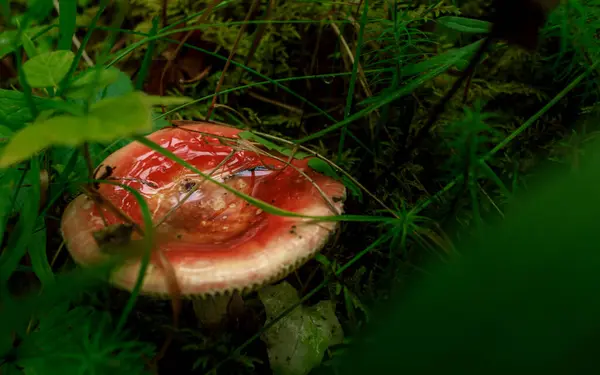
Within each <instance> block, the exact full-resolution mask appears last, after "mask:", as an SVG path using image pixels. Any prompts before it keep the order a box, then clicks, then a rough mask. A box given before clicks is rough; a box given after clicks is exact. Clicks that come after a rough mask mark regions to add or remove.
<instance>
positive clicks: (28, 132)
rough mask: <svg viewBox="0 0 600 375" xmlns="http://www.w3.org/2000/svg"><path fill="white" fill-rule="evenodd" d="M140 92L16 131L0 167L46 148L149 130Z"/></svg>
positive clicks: (147, 112) (149, 119) (149, 121)
mask: <svg viewBox="0 0 600 375" xmlns="http://www.w3.org/2000/svg"><path fill="white" fill-rule="evenodd" d="M144 97H145V95H144V94H142V93H139V92H136V93H131V94H128V95H125V96H122V97H117V98H110V99H105V100H102V101H100V102H98V103H96V104H94V105H92V106H91V108H90V112H89V114H88V115H87V116H83V117H78V116H71V115H61V116H56V117H52V118H50V119H47V120H43V121H36V122H34V123H33V124H31V125H29V126H27V127H25V128H23V129H21V130H20V131H19V132H17V133H16V134H15V135H14V136H13V137H12V138H11V139H10V141H9V143H8V145H6V147H5V149H4V151H3V153H2V156H1V157H0V168H1V167H6V166H9V165H11V164H14V163H17V162H19V161H22V160H25V159H27V158H29V157H30V156H32V155H34V154H35V153H37V152H39V151H42V150H44V149H45V148H47V147H50V146H54V145H58V146H78V145H80V144H82V143H83V142H110V141H113V140H115V139H119V138H121V137H126V136H130V135H134V134H138V133H142V132H149V131H151V130H152V116H151V115H152V111H151V108H150V106H149V105H148V104H147V103H146V101H145V100H144Z"/></svg>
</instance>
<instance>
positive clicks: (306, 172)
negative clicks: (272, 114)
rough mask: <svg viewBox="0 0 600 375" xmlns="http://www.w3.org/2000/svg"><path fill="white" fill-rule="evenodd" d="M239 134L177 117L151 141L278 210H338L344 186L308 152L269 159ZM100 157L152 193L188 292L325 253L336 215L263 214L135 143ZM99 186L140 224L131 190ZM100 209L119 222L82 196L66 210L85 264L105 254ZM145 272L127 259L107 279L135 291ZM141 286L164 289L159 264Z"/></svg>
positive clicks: (260, 280) (230, 284)
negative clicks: (242, 143)
mask: <svg viewBox="0 0 600 375" xmlns="http://www.w3.org/2000/svg"><path fill="white" fill-rule="evenodd" d="M239 132H240V130H239V129H236V128H232V127H228V126H224V125H216V124H210V123H202V122H180V123H179V124H178V126H176V127H170V128H165V129H162V130H159V131H157V132H154V133H152V134H150V135H149V136H148V137H147V138H148V139H150V140H151V141H153V142H155V143H157V144H159V145H160V146H162V147H164V148H166V149H168V150H169V151H171V152H173V153H174V154H175V155H177V156H178V157H180V158H182V159H184V160H186V161H187V162H188V163H190V164H192V165H194V166H195V167H196V168H198V169H199V170H200V171H202V172H204V173H206V174H210V175H211V177H212V178H214V179H215V180H218V181H220V182H223V183H225V184H227V185H229V186H230V187H232V188H234V189H236V190H238V191H241V192H243V193H245V194H247V195H251V196H253V197H254V198H257V199H260V200H262V201H265V202H267V203H269V204H271V205H273V206H276V207H278V208H281V209H284V210H287V211H293V212H296V213H300V214H304V215H311V216H330V215H335V214H340V213H341V212H342V207H343V203H342V202H343V200H344V199H345V197H346V189H345V187H344V185H343V184H341V183H340V182H338V181H336V180H333V179H331V178H329V177H327V176H324V175H322V174H320V173H318V172H316V171H314V170H312V169H311V168H310V167H308V160H309V158H306V159H304V160H298V159H292V160H290V161H289V162H290V164H291V165H292V166H290V165H287V164H286V163H287V162H288V159H289V158H288V157H287V156H283V155H278V156H276V155H273V154H271V155H272V156H267V155H264V154H262V153H259V152H256V150H251V149H248V148H247V147H246V148H244V147H239V146H236V144H235V143H232V142H227V140H226V139H223V137H226V138H234V139H239V137H238V136H237V134H238V133H239ZM102 164H103V165H104V166H108V167H109V168H113V170H112V176H111V178H114V179H116V180H118V181H119V182H120V183H122V184H125V185H128V186H130V187H132V188H134V189H136V190H138V191H139V192H140V193H141V194H142V196H143V197H144V198H145V199H146V202H147V204H148V207H149V210H150V212H151V214H152V216H153V221H154V224H155V225H157V224H158V226H157V228H156V232H157V236H158V237H160V238H161V240H160V241H158V242H157V246H160V249H161V250H162V251H163V253H164V254H165V256H166V258H167V259H168V260H169V261H170V262H171V264H172V265H173V268H174V269H175V274H176V277H177V281H178V282H179V284H180V288H181V292H182V295H184V296H188V297H193V296H200V297H202V296H207V295H214V294H221V293H229V292H232V291H234V290H238V291H249V290H254V289H257V288H258V287H260V286H262V285H264V284H268V283H271V282H274V281H276V280H279V279H281V278H283V277H285V276H286V275H287V274H288V273H289V272H291V271H292V270H294V269H295V268H297V267H299V266H300V265H302V264H303V263H304V262H305V261H306V260H308V259H309V258H310V257H312V256H313V255H314V254H315V253H316V252H317V251H319V250H320V249H321V248H322V247H323V246H324V245H325V243H326V242H327V240H328V239H329V237H330V235H331V233H333V231H335V229H336V228H337V223H336V222H325V221H311V220H309V219H302V218H291V217H283V216H278V215H273V214H269V213H266V212H263V211H262V210H261V209H259V208H258V207H257V206H254V205H252V204H250V203H248V202H246V201H245V200H243V199H241V198H239V197H237V196H236V195H234V194H233V193H231V192H228V191H227V190H226V189H224V188H222V187H220V186H218V185H217V184H215V183H213V182H211V181H208V180H205V179H204V178H203V177H202V176H199V175H198V174H195V173H194V172H192V171H190V170H189V169H187V168H185V167H183V166H181V165H180V164H178V163H176V162H175V161H173V160H171V159H169V158H167V157H166V156H163V155H162V154H160V153H159V152H156V151H153V150H151V149H149V148H147V147H146V146H144V145H142V144H140V143H138V142H133V143H131V144H129V145H127V146H125V147H123V148H122V149H120V150H118V151H116V152H115V153H114V154H112V155H110V156H109V157H108V158H107V159H106V160H104V162H103V163H102ZM211 172H214V173H212V174H211ZM307 177H308V178H307ZM315 185H317V186H318V188H317V186H315ZM99 192H100V193H101V194H102V196H103V198H104V199H108V200H110V201H111V202H112V203H113V204H115V205H116V206H118V207H119V208H120V209H121V210H123V211H124V212H125V213H127V214H128V215H129V216H130V217H131V218H132V219H133V220H134V221H135V222H137V223H138V224H140V225H142V222H143V220H142V213H141V210H140V208H139V205H138V203H137V201H136V200H135V198H134V196H133V195H132V194H130V193H129V192H128V191H127V190H125V189H123V188H122V187H119V186H115V185H110V184H102V185H100V189H99ZM184 198H187V199H186V200H184ZM182 200H183V202H182ZM100 210H101V211H102V212H100ZM102 216H104V220H106V221H107V224H108V225H115V224H119V223H122V221H120V220H119V219H118V218H117V217H116V216H115V215H114V214H112V213H111V212H110V211H108V210H107V209H105V208H100V207H99V206H98V205H97V204H96V203H95V202H94V201H92V200H91V199H89V198H87V197H86V196H83V195H82V196H79V197H77V198H76V199H75V200H74V201H73V202H71V203H70V204H69V206H68V207H67V209H66V210H65V213H64V215H63V219H62V231H63V236H64V238H65V241H66V243H67V247H68V249H69V251H70V253H71V255H72V256H73V258H74V259H75V261H76V262H77V263H79V264H81V265H91V264H94V263H96V262H99V261H102V260H103V259H107V257H108V255H107V254H105V253H103V252H102V250H101V249H100V248H99V246H98V243H97V241H96V239H95V238H94V233H95V232H98V231H100V230H102V229H103V228H104V227H105V223H104V222H103V218H102ZM139 269H140V260H139V259H136V260H135V261H131V262H126V263H125V264H124V265H122V266H120V267H119V268H118V269H117V270H116V271H115V272H114V273H113V275H112V280H111V281H112V282H113V283H114V284H115V285H117V286H119V287H121V288H124V289H127V290H131V289H132V288H133V286H134V284H135V281H136V279H137V277H138V272H139ZM142 292H143V293H146V294H155V295H164V296H166V295H167V294H168V290H167V283H166V282H165V276H164V274H163V272H162V269H161V268H159V267H157V266H153V265H152V262H151V264H150V266H149V267H148V271H147V273H146V277H145V279H144V284H143V286H142Z"/></svg>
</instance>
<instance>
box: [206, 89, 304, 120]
mask: <svg viewBox="0 0 600 375" xmlns="http://www.w3.org/2000/svg"><path fill="white" fill-rule="evenodd" d="M248 95H250V96H251V97H253V98H255V99H258V100H260V101H263V102H265V103H269V104H273V105H276V106H278V107H281V108H285V109H287V110H288V111H290V112H293V113H296V114H298V115H302V114H303V113H304V111H302V110H301V109H300V108H296V107H294V106H291V105H289V104H284V103H281V102H279V101H277V100H273V99H269V98H266V97H264V96H262V95H260V94H257V93H254V92H252V91H249V92H248ZM215 97H216V96H215Z"/></svg>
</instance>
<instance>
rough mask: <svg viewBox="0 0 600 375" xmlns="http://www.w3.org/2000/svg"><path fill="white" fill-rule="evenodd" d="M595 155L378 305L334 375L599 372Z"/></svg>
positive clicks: (545, 183) (598, 178)
mask: <svg viewBox="0 0 600 375" xmlns="http://www.w3.org/2000/svg"><path fill="white" fill-rule="evenodd" d="M595 147H596V148H595V150H598V148H597V147H598V144H596V146H595ZM588 151H594V149H593V148H592V149H588ZM597 154H598V153H596V155H593V154H586V155H587V157H588V158H587V159H585V161H584V162H583V164H582V168H581V169H580V170H579V171H578V173H573V174H570V175H568V176H563V175H555V174H549V175H545V176H544V178H543V179H540V180H538V181H537V185H536V186H535V187H533V186H531V185H530V187H531V189H530V191H529V192H528V193H527V194H526V195H524V196H520V197H515V198H516V200H515V201H514V203H513V205H512V206H511V208H510V209H509V210H508V212H506V218H505V220H504V221H503V222H501V223H497V224H496V225H494V226H493V227H484V228H483V229H482V230H481V231H480V232H479V233H478V235H477V236H476V237H475V238H472V239H471V240H469V241H467V242H464V243H462V244H459V246H458V249H459V250H460V253H461V254H462V256H461V257H456V258H454V259H453V260H451V261H450V262H448V263H443V264H438V263H435V264H431V265H430V267H429V269H428V275H429V276H423V277H422V278H421V279H420V280H417V281H416V283H415V284H414V285H412V288H410V289H409V290H408V291H406V292H405V293H404V294H403V295H401V296H398V298H397V299H394V300H393V301H392V302H389V301H388V302H386V304H385V306H382V307H381V308H380V310H379V314H378V316H373V318H374V319H373V323H374V324H373V325H372V327H371V330H369V332H367V333H366V336H365V337H362V338H361V340H358V342H359V343H358V344H356V345H357V346H356V347H352V348H350V349H351V350H349V353H347V355H346V356H340V357H339V358H340V359H339V360H341V362H340V363H339V364H340V368H338V370H339V372H338V373H340V374H365V373H371V374H398V373H402V374H411V375H415V374H487V375H489V374H509V373H515V372H518V373H523V374H545V375H547V374H584V373H593V372H596V371H598V369H599V368H600V359H599V358H600V357H598V346H597V344H598V339H599V338H600V319H598V317H599V316H600V298H599V297H598V296H599V294H598V291H599V290H600V235H599V233H600V232H599V231H598V225H599V224H598V222H599V221H598V212H600V193H599V192H600V174H598V170H600V157H599V156H598V155H597ZM322 370H323V371H325V369H322Z"/></svg>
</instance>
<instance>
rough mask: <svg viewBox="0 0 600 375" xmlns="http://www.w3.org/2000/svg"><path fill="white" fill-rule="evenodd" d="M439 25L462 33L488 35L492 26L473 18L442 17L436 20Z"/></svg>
mask: <svg viewBox="0 0 600 375" xmlns="http://www.w3.org/2000/svg"><path fill="white" fill-rule="evenodd" d="M437 22H438V23H439V24H440V25H443V26H445V27H447V28H450V29H452V30H456V31H460V32H462V33H489V32H490V29H491V27H492V24H491V23H490V22H487V21H481V20H476V19H473V18H465V17H455V16H444V17H440V18H438V19H437Z"/></svg>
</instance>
